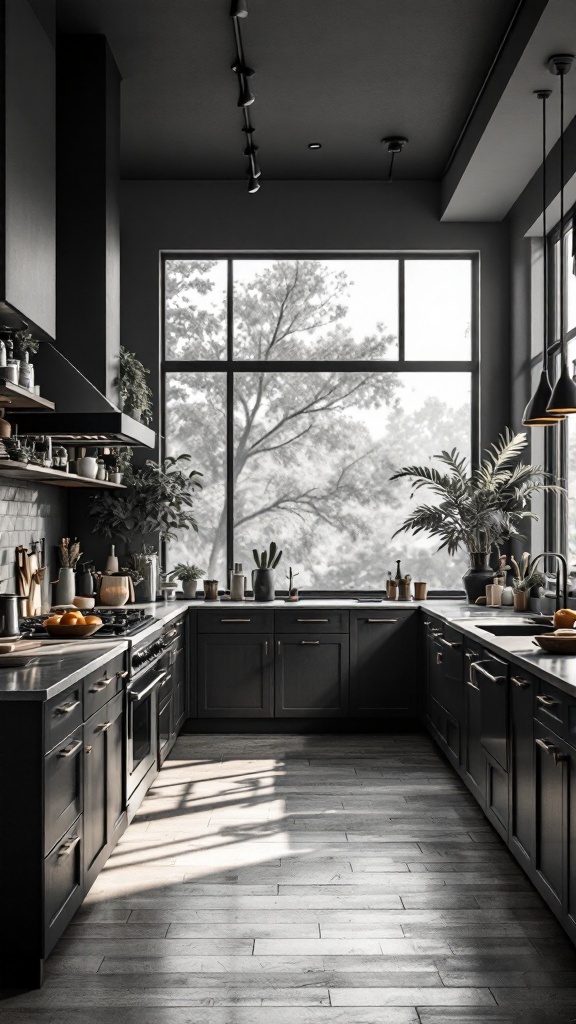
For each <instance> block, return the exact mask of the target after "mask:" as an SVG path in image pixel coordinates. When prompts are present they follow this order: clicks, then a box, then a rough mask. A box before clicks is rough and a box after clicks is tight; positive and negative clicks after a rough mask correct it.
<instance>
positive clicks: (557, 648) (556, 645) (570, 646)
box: [532, 629, 576, 654]
mask: <svg viewBox="0 0 576 1024" xmlns="http://www.w3.org/2000/svg"><path fill="white" fill-rule="evenodd" d="M570 634H572V635H570ZM532 643H533V644H535V646H537V647H540V648H542V650H543V651H546V652H547V654H576V629H572V630H568V629H565V630H561V631H560V632H559V633H542V634H541V635H540V636H535V637H534V639H533V641H532Z"/></svg>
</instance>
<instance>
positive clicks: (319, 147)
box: [308, 142, 322, 149]
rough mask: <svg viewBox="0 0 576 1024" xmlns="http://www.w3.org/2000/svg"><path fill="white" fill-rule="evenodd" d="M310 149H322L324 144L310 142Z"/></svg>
mask: <svg viewBox="0 0 576 1024" xmlns="http://www.w3.org/2000/svg"><path fill="white" fill-rule="evenodd" d="M308 149H322V143H321V142H309V143H308Z"/></svg>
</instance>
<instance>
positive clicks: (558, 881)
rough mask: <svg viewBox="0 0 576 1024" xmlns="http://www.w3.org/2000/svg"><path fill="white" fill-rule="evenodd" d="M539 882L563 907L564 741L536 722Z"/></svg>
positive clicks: (536, 857) (536, 862)
mask: <svg viewBox="0 0 576 1024" xmlns="http://www.w3.org/2000/svg"><path fill="white" fill-rule="evenodd" d="M534 745H535V776H534V784H535V827H536V844H535V851H534V866H535V868H536V873H535V877H534V881H535V884H536V886H537V887H538V888H539V889H540V890H541V891H542V892H543V893H544V896H545V899H546V900H547V901H548V903H550V904H551V905H552V906H555V907H556V908H557V909H560V908H561V906H562V902H563V890H564V882H563V875H564V843H565V820H566V815H567V809H565V799H564V765H565V760H564V751H563V750H562V749H561V741H560V740H558V738H557V737H556V736H554V734H553V733H550V732H547V731H546V729H545V726H542V725H540V723H539V722H537V721H535V722H534Z"/></svg>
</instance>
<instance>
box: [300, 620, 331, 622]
mask: <svg viewBox="0 0 576 1024" xmlns="http://www.w3.org/2000/svg"><path fill="white" fill-rule="evenodd" d="M296 622H330V619H296Z"/></svg>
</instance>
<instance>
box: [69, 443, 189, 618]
mask: <svg viewBox="0 0 576 1024" xmlns="http://www.w3.org/2000/svg"><path fill="white" fill-rule="evenodd" d="M190 461H191V456H190V455H178V456H176V457H174V456H169V457H168V458H166V459H164V461H163V462H162V463H157V462H153V461H152V460H148V461H147V462H146V463H145V464H144V465H143V466H135V467H133V466H129V467H128V470H127V472H126V477H125V483H126V490H123V491H120V492H118V491H99V492H98V493H97V494H94V495H93V496H92V499H91V504H90V509H89V515H91V516H92V517H93V518H94V520H95V525H94V533H100V534H102V536H104V537H108V538H109V539H110V540H113V539H115V538H119V539H120V540H123V541H124V542H125V544H126V546H127V548H128V549H130V548H131V549H132V552H133V559H134V550H135V548H136V546H137V545H136V542H138V544H139V545H140V546H141V547H142V545H144V546H145V547H144V548H143V550H142V552H141V555H142V558H141V564H140V563H139V564H134V566H133V567H134V569H137V570H138V571H139V572H140V573H141V575H142V576H144V582H143V583H142V584H140V587H141V590H142V591H143V592H145V594H146V595H147V596H143V594H142V593H141V594H140V595H139V596H140V597H142V600H148V601H153V600H155V597H156V583H155V579H156V578H157V565H156V560H157V555H156V552H155V551H154V547H153V546H150V547H147V546H146V545H147V539H148V538H150V537H151V536H155V537H156V538H158V539H159V540H160V541H168V540H176V539H177V536H178V532H180V531H182V530H189V529H192V530H195V531H196V532H197V531H198V524H197V522H196V519H195V517H194V513H193V505H194V499H193V492H194V490H195V489H196V488H197V487H202V483H201V479H200V478H201V477H202V473H199V472H198V471H197V470H195V469H194V470H191V471H190V472H186V471H185V467H186V468H187V465H186V464H187V463H189V462H190ZM152 577H154V578H152Z"/></svg>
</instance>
